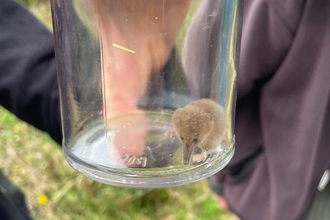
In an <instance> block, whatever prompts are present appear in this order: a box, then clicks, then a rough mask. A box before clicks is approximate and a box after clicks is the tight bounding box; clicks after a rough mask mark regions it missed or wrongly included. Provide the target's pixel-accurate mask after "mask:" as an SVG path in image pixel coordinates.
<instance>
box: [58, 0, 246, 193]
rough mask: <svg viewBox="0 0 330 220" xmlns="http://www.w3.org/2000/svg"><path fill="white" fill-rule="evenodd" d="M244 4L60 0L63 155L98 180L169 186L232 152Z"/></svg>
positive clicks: (209, 169)
mask: <svg viewBox="0 0 330 220" xmlns="http://www.w3.org/2000/svg"><path fill="white" fill-rule="evenodd" d="M241 10H242V4H241V1H238V0H223V1H219V0H210V1H201V0H176V1H170V0H140V1H134V0H125V1H124V0H106V1H101V0H68V1H57V0H52V11H53V24H54V34H55V46H56V56H57V71H58V80H59V87H60V97H61V109H62V125H63V133H64V140H63V150H64V155H65V158H66V160H67V161H68V162H69V164H70V165H71V166H72V167H73V168H75V169H76V170H78V171H79V172H81V173H82V174H84V175H86V176H88V177H90V178H92V179H95V180H97V181H100V182H103V183H107V184H112V185H118V186H129V187H143V188H150V187H168V186H175V185H182V184H187V183H190V182H194V181H197V180H200V179H202V178H206V177H208V176H210V175H212V174H214V173H215V172H217V171H219V170H221V169H222V168H223V167H224V166H225V165H226V164H227V163H228V161H229V160H230V158H231V157H232V155H233V152H234V134H233V122H234V115H233V114H234V107H235V105H234V101H235V94H236V91H235V80H236V75H237V65H238V51H239V47H238V46H239V43H240V39H239V38H240V32H241V26H240V24H241V17H242V15H241Z"/></svg>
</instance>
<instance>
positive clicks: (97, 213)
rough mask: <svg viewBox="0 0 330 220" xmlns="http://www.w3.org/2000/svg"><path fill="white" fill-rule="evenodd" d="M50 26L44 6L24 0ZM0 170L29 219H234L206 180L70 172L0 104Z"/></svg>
mask: <svg viewBox="0 0 330 220" xmlns="http://www.w3.org/2000/svg"><path fill="white" fill-rule="evenodd" d="M24 3H25V4H26V5H27V6H29V8H30V10H31V11H32V12H33V13H34V14H35V15H36V16H37V17H38V18H39V19H41V20H42V21H43V22H44V23H45V24H46V25H48V27H49V28H50V25H51V20H50V12H49V9H50V7H49V4H48V2H46V1H35V0H26V1H25V2H24ZM0 144H1V148H0V161H1V165H0V168H1V170H2V171H3V172H4V173H5V174H6V175H7V176H8V177H9V178H10V179H11V181H12V182H14V183H15V184H16V185H18V186H19V187H20V188H21V189H22V191H23V192H24V193H25V196H26V201H27V203H28V207H29V209H30V212H31V215H32V216H33V217H34V219H46V220H47V219H60V220H66V219H68V220H75V219H101V220H102V219H110V220H111V219H116V220H117V219H119V220H131V219H134V220H148V219H160V220H172V219H173V220H174V219H177V220H181V219H182V220H183V219H184V220H189V219H194V220H195V219H196V220H198V219H219V220H221V219H226V220H230V219H236V218H235V217H234V216H232V215H231V214H229V213H226V212H224V211H222V210H221V209H220V208H219V206H218V204H217V203H216V202H215V199H214V195H213V194H212V193H211V191H210V190H209V188H208V186H207V182H206V181H205V180H204V181H199V182H197V183H194V184H189V185H186V186H181V187H173V188H167V189H147V190H143V189H130V188H119V187H114V186H109V185H105V184H101V183H98V182H95V181H93V180H90V179H88V178H86V177H84V176H82V175H80V174H79V173H77V172H76V171H74V170H73V169H72V168H71V167H70V166H69V165H68V164H67V163H66V161H65V160H64V158H63V155H62V151H61V149H60V147H59V146H58V145H57V144H56V143H55V142H54V141H53V140H52V139H51V138H50V137H49V136H48V135H47V134H45V133H42V132H40V131H38V130H37V129H35V128H33V127H32V126H30V125H28V124H26V123H24V122H22V121H20V120H19V119H17V118H16V117H15V116H14V115H12V114H11V113H9V112H8V111H7V110H5V109H4V108H2V107H0Z"/></svg>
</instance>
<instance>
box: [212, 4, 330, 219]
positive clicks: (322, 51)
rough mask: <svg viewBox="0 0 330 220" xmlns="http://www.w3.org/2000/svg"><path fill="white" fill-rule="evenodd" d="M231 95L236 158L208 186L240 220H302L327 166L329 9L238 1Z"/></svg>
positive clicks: (329, 133)
mask: <svg viewBox="0 0 330 220" xmlns="http://www.w3.org/2000/svg"><path fill="white" fill-rule="evenodd" d="M237 88H238V97H237V109H236V125H235V128H236V129H235V134H236V151H235V155H234V157H233V160H232V161H231V162H230V165H229V167H228V168H226V169H225V170H224V171H223V172H220V173H219V174H217V175H215V176H213V177H212V178H211V183H212V184H215V183H219V182H222V183H223V184H224V189H225V192H224V193H225V197H226V198H227V201H228V203H229V206H230V208H231V209H232V210H233V211H234V212H235V213H237V214H238V215H239V216H240V217H241V218H242V219H248V220H258V219H267V220H280V219H281V220H282V219H285V220H291V219H301V218H302V217H303V215H304V213H305V211H306V210H307V207H308V206H309V205H310V203H311V202H312V199H313V196H314V194H315V192H316V190H317V186H318V183H319V181H320V178H321V176H322V175H323V173H324V171H325V170H326V169H327V168H328V167H329V165H330V102H329V101H330V96H329V94H330V1H328V0H319V1H315V0H306V1H304V0H292V1H287V0H248V1H245V10H244V22H243V34H242V42H241V55H240V69H239V74H238V86H237ZM260 146H261V147H262V149H263V152H262V153H259V154H258V155H259V156H257V157H254V159H253V160H250V162H249V163H246V166H245V167H244V168H243V169H233V168H237V164H238V163H239V161H241V160H242V159H243V160H244V158H245V157H247V155H249V154H251V152H256V149H257V148H258V147H260ZM259 152H261V151H260V150H259ZM252 154H253V153H252ZM235 165H236V166H235ZM240 168H241V167H240ZM230 169H232V170H230ZM233 171H235V172H233Z"/></svg>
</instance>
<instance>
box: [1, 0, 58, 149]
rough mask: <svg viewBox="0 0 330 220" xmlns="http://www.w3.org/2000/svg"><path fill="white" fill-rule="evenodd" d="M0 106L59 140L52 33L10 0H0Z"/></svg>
mask: <svg viewBox="0 0 330 220" xmlns="http://www.w3.org/2000/svg"><path fill="white" fill-rule="evenodd" d="M0 105H2V106H3V107H5V108H6V109H8V110H9V111H11V112H12V113H14V114H15V115H16V116H17V117H19V118H20V119H22V120H23V121H26V122H27V123H29V124H31V125H33V126H35V127H36V128H38V129H40V130H42V131H46V132H47V133H49V134H50V136H51V137H52V138H53V139H54V140H55V141H56V142H58V143H60V142H61V139H62V134H61V125H60V109H59V96H58V87H57V78H56V70H55V53H54V42H53V35H52V34H51V33H50V32H49V31H48V30H47V29H46V28H45V27H44V26H43V25H42V24H41V23H40V22H39V21H38V20H37V19H36V18H35V17H34V16H33V15H31V14H30V13H29V12H28V11H27V9H25V8H24V7H23V6H22V5H20V4H19V3H17V2H16V1H13V0H0Z"/></svg>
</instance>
